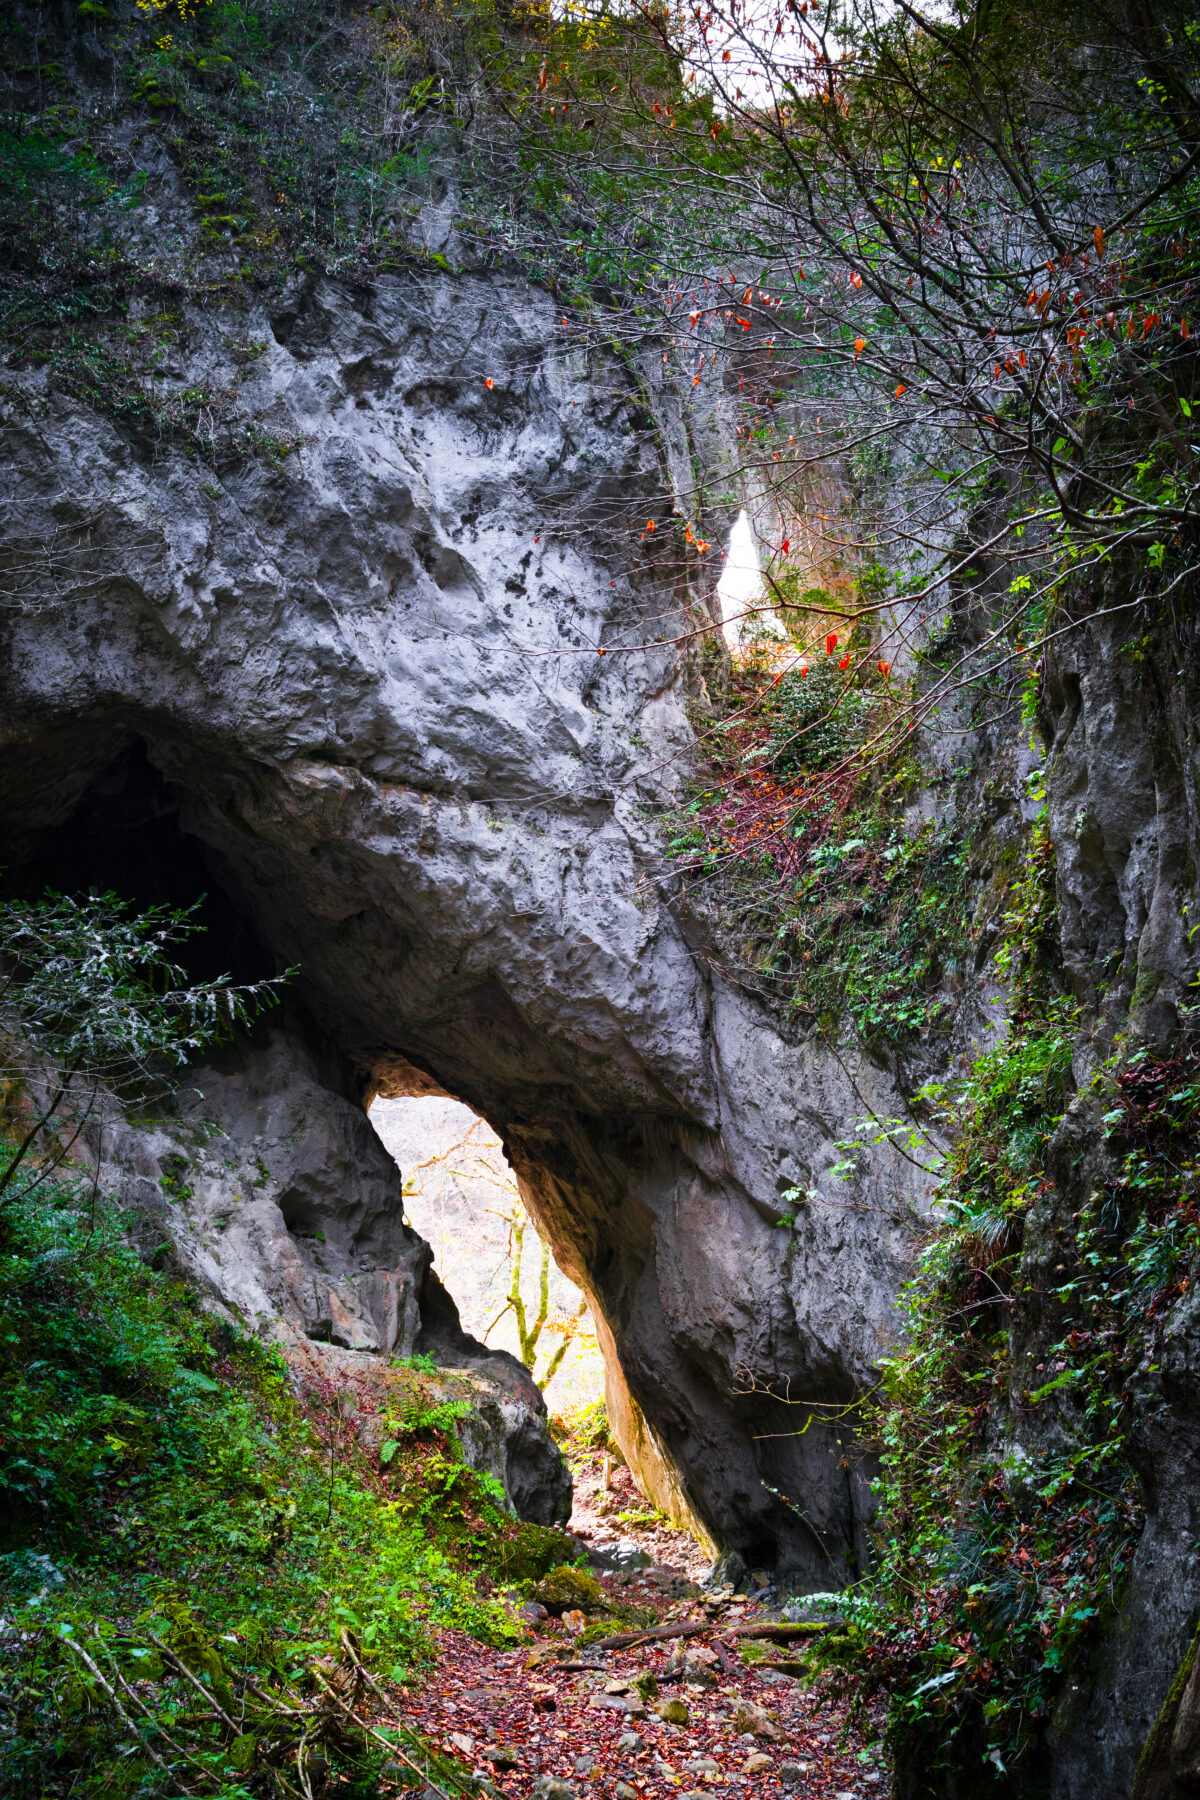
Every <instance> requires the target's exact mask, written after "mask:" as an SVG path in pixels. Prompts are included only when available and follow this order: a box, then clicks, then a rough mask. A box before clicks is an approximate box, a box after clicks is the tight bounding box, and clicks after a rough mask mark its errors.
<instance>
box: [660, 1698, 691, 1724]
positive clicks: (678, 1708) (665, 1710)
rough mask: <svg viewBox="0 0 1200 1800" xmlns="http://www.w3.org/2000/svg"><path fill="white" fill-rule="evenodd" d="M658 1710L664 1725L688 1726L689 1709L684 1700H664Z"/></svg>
mask: <svg viewBox="0 0 1200 1800" xmlns="http://www.w3.org/2000/svg"><path fill="white" fill-rule="evenodd" d="M657 1710H658V1716H659V1718H660V1719H661V1720H662V1722H663V1724H664V1725H686V1724H687V1722H688V1717H689V1714H688V1709H687V1707H686V1706H685V1705H684V1703H683V1701H682V1700H664V1701H663V1703H662V1705H661V1706H660V1707H659V1708H658V1709H657Z"/></svg>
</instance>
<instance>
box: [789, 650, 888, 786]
mask: <svg viewBox="0 0 1200 1800" xmlns="http://www.w3.org/2000/svg"><path fill="white" fill-rule="evenodd" d="M871 710H872V697H871V695H870V694H869V693H868V692H867V691H866V690H865V689H864V688H862V687H860V686H858V685H857V684H855V683H853V682H851V681H848V680H847V678H846V676H845V675H844V674H843V673H842V671H841V670H839V668H838V666H837V664H836V662H835V661H834V659H833V658H832V657H831V656H817V657H814V658H813V660H812V662H811V663H809V664H806V673H805V674H803V675H802V674H801V673H800V671H799V670H798V669H792V670H790V671H789V673H787V674H786V675H784V676H783V678H782V680H781V681H780V683H779V685H778V687H777V688H775V690H774V692H773V693H772V695H771V720H770V725H771V737H770V746H769V754H770V758H771V766H772V768H773V769H774V770H775V773H776V774H777V775H793V774H799V773H802V772H805V771H814V772H815V771H818V770H823V769H829V768H833V767H835V766H836V765H837V764H839V763H841V762H843V761H845V760H846V759H847V758H848V757H851V756H853V755H854V753H855V751H856V750H858V749H859V748H860V746H861V744H862V741H863V738H864V736H865V729H866V721H867V719H868V717H869V715H870V713H871Z"/></svg>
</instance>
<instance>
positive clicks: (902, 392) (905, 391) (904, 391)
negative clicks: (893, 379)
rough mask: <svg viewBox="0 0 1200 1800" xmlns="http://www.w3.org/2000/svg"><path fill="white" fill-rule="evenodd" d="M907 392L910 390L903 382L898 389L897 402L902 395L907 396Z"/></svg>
mask: <svg viewBox="0 0 1200 1800" xmlns="http://www.w3.org/2000/svg"><path fill="white" fill-rule="evenodd" d="M907 392H908V389H907V388H906V387H905V385H904V383H903V382H901V383H900V386H899V387H898V388H897V389H896V398H897V400H898V399H899V398H900V396H901V394H907Z"/></svg>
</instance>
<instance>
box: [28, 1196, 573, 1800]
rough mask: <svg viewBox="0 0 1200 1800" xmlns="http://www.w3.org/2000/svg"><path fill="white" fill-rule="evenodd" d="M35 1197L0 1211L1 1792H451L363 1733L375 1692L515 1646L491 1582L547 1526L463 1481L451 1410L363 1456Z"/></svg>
mask: <svg viewBox="0 0 1200 1800" xmlns="http://www.w3.org/2000/svg"><path fill="white" fill-rule="evenodd" d="M35 1183H36V1177H28V1178H18V1179H17V1180H16V1181H14V1182H13V1183H12V1184H11V1185H10V1187H9V1188H8V1190H7V1192H6V1194H5V1196H4V1199H3V1204H2V1207H0V1294H2V1296H3V1298H2V1300H0V1433H2V1441H0V1495H2V1497H3V1516H2V1519H0V1613H2V1615H3V1626H2V1628H0V1719H2V1725H0V1792H3V1793H5V1794H10V1795H13V1796H14V1797H22V1800H23V1797H25V1796H29V1797H30V1800H32V1797H34V1796H38V1797H41V1796H55V1795H62V1796H64V1797H65V1796H66V1795H68V1794H69V1795H71V1796H73V1797H79V1800H83V1797H86V1796H96V1797H97V1800H98V1797H99V1796H101V1795H103V1796H106V1797H108V1796H126V1795H127V1796H131V1797H132V1796H135V1795H136V1796H146V1797H150V1796H164V1797H165V1796H176V1795H180V1794H185V1793H186V1794H190V1793H198V1794H199V1793H203V1794H218V1795H221V1796H228V1797H229V1800H233V1797H234V1796H238V1797H240V1796H248V1795H251V1794H253V1795H271V1794H279V1795H294V1794H300V1793H305V1792H308V1791H309V1789H310V1788H312V1789H313V1790H314V1791H315V1789H316V1788H317V1787H319V1786H320V1785H321V1783H326V1784H329V1783H336V1784H337V1791H339V1792H344V1793H348V1794H355V1793H357V1794H362V1795H367V1794H371V1795H375V1794H378V1793H381V1792H387V1791H390V1788H392V1787H395V1786H400V1785H404V1784H405V1783H408V1782H416V1781H419V1780H420V1781H424V1780H427V1779H429V1778H430V1777H432V1778H433V1779H435V1780H436V1781H437V1782H438V1784H439V1785H440V1786H442V1787H446V1785H447V1783H448V1782H449V1783H452V1784H458V1785H461V1784H460V1783H459V1782H458V1778H456V1777H455V1776H454V1775H453V1771H452V1769H450V1768H449V1767H441V1766H440V1764H439V1763H438V1761H437V1758H436V1757H433V1758H432V1761H431V1755H432V1753H431V1752H429V1751H428V1749H427V1748H426V1747H424V1746H422V1745H420V1744H418V1743H416V1742H415V1741H414V1740H409V1739H406V1738H404V1737H396V1736H395V1735H394V1734H389V1733H388V1732H387V1731H386V1730H383V1731H381V1732H377V1733H376V1734H375V1735H372V1734H371V1732H370V1731H369V1730H367V1729H365V1728H364V1727H365V1726H367V1725H369V1724H370V1722H371V1717H372V1714H373V1713H375V1712H377V1711H378V1710H379V1707H380V1705H381V1704H382V1702H381V1696H380V1692H379V1691H377V1689H376V1688H375V1687H374V1686H373V1685H372V1684H381V1688H383V1689H385V1688H386V1684H387V1683H389V1682H397V1681H403V1680H405V1679H407V1678H408V1677H409V1676H410V1675H411V1674H412V1673H413V1672H414V1671H415V1670H417V1669H419V1667H420V1666H421V1665H422V1664H423V1663H425V1662H426V1661H428V1659H429V1658H430V1655H431V1652H432V1639H431V1630H432V1628H434V1627H436V1626H439V1625H456V1626H459V1627H462V1628H464V1629H466V1630H469V1631H471V1632H474V1633H475V1634H477V1635H479V1636H481V1637H483V1638H485V1639H486V1640H489V1641H493V1642H505V1641H511V1640H513V1639H514V1638H515V1636H516V1635H517V1632H516V1628H515V1627H514V1625H513V1623H512V1619H511V1616H510V1611H509V1609H508V1608H507V1607H506V1606H505V1605H504V1604H503V1603H502V1601H501V1600H500V1598H499V1597H498V1596H497V1592H496V1590H497V1589H498V1588H499V1587H500V1586H501V1585H502V1584H504V1583H505V1582H508V1581H512V1580H514V1579H517V1578H519V1577H524V1578H526V1579H529V1578H532V1577H534V1576H536V1575H539V1574H541V1573H543V1572H544V1571H545V1569H546V1567H547V1566H548V1565H550V1564H551V1563H554V1562H559V1561H561V1560H562V1554H563V1551H562V1545H563V1542H564V1540H563V1539H562V1538H561V1534H557V1533H552V1532H542V1531H540V1530H539V1529H538V1528H536V1527H529V1526H522V1525H520V1524H518V1523H517V1522H516V1521H515V1520H513V1519H512V1517H511V1515H510V1514H509V1513H508V1511H507V1509H506V1508H505V1507H504V1506H503V1505H502V1504H501V1497H500V1495H499V1492H498V1490H497V1489H496V1487H495V1484H489V1483H488V1482H487V1480H486V1479H485V1478H483V1477H479V1476H475V1475H473V1474H472V1472H471V1471H470V1470H468V1469H467V1468H466V1466H465V1465H464V1464H463V1462H462V1458H461V1453H460V1452H458V1453H456V1440H455V1437H454V1429H453V1428H454V1423H455V1409H454V1408H453V1407H450V1408H447V1407H445V1406H444V1405H443V1406H442V1407H441V1408H440V1409H439V1408H437V1407H434V1408H428V1407H427V1408H425V1409H424V1411H422V1409H421V1406H420V1404H419V1403H414V1405H413V1406H411V1407H410V1408H409V1409H408V1410H407V1413H406V1414H405V1412H404V1409H403V1408H398V1409H397V1414H396V1417H395V1420H394V1425H393V1437H392V1438H391V1439H388V1440H386V1441H388V1442H393V1441H396V1440H397V1439H399V1440H400V1444H401V1447H400V1448H398V1449H397V1450H396V1451H394V1452H393V1453H392V1455H391V1456H390V1457H388V1458H387V1460H386V1463H384V1464H383V1466H381V1460H382V1459H381V1456H380V1453H379V1451H378V1450H376V1451H374V1452H370V1453H368V1452H366V1451H364V1450H363V1449H362V1448H361V1445H360V1444H359V1438H358V1434H357V1433H356V1432H355V1431H354V1430H350V1429H346V1426H347V1424H348V1421H347V1419H346V1415H345V1410H344V1407H334V1408H333V1410H332V1411H331V1407H330V1405H327V1404H325V1403H324V1402H323V1400H322V1397H321V1395H320V1394H315V1395H314V1394H313V1393H312V1392H311V1391H310V1392H309V1393H307V1395H306V1396H305V1398H304V1400H303V1402H302V1401H301V1400H300V1399H298V1398H297V1394H296V1391H295V1388H294V1385H293V1383H292V1381H291V1380H290V1379H289V1374H288V1370H287V1368H286V1366H285V1364H284V1363H283V1361H282V1360H281V1358H280V1357H279V1355H278V1354H277V1353H276V1352H275V1351H273V1350H271V1349H269V1348H265V1347H264V1346H262V1345H261V1344H259V1343H258V1342H256V1341H253V1340H251V1339H248V1338H246V1337H244V1336H242V1335H241V1334H240V1333H239V1332H238V1331H236V1330H235V1329H233V1328H232V1327H231V1326H229V1325H227V1324H225V1323H222V1322H220V1321H219V1320H217V1319H214V1318H212V1317H210V1316H208V1315H207V1314H205V1313H204V1312H202V1311H200V1310H199V1309H198V1308H197V1306H196V1297H195V1294H194V1293H193V1292H192V1291H191V1290H189V1289H188V1288H186V1287H184V1286H183V1285H181V1284H180V1283H179V1282H177V1281H175V1280H172V1279H170V1278H168V1277H167V1276H165V1275H163V1274H159V1273H155V1272H154V1271H153V1270H152V1269H151V1268H149V1267H148V1266H147V1265H146V1263H145V1262H144V1261H142V1260H141V1259H139V1257H138V1256H136V1255H135V1254H134V1252H133V1251H132V1250H131V1249H130V1248H128V1247H127V1245H126V1244H125V1243H124V1242H123V1241H122V1237H121V1230H120V1220H119V1219H118V1218H116V1217H114V1216H111V1215H108V1214H106V1213H104V1212H103V1211H102V1210H100V1209H97V1210H96V1211H95V1212H94V1213H93V1210H92V1206H91V1202H90V1199H89V1197H88V1196H87V1195H86V1194H83V1195H82V1196H81V1195H80V1194H79V1193H78V1192H77V1191H76V1190H75V1189H74V1188H73V1187H72V1186H70V1185H66V1186H64V1185H58V1186H54V1187H48V1186H47V1185H45V1184H42V1185H35ZM420 1378H421V1372H420V1371H418V1372H415V1374H414V1377H413V1379H414V1381H419V1380H420ZM401 1469H403V1479H401V1478H400V1472H401ZM418 1771H419V1773H418ZM447 1791H449V1790H447Z"/></svg>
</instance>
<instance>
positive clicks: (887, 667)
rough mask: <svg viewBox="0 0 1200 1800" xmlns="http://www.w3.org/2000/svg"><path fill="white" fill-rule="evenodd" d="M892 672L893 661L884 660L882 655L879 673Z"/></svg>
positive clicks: (887, 673)
mask: <svg viewBox="0 0 1200 1800" xmlns="http://www.w3.org/2000/svg"><path fill="white" fill-rule="evenodd" d="M891 672H892V665H891V663H890V662H884V660H883V658H882V656H881V657H880V659H879V673H880V674H881V675H890V674H891Z"/></svg>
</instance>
